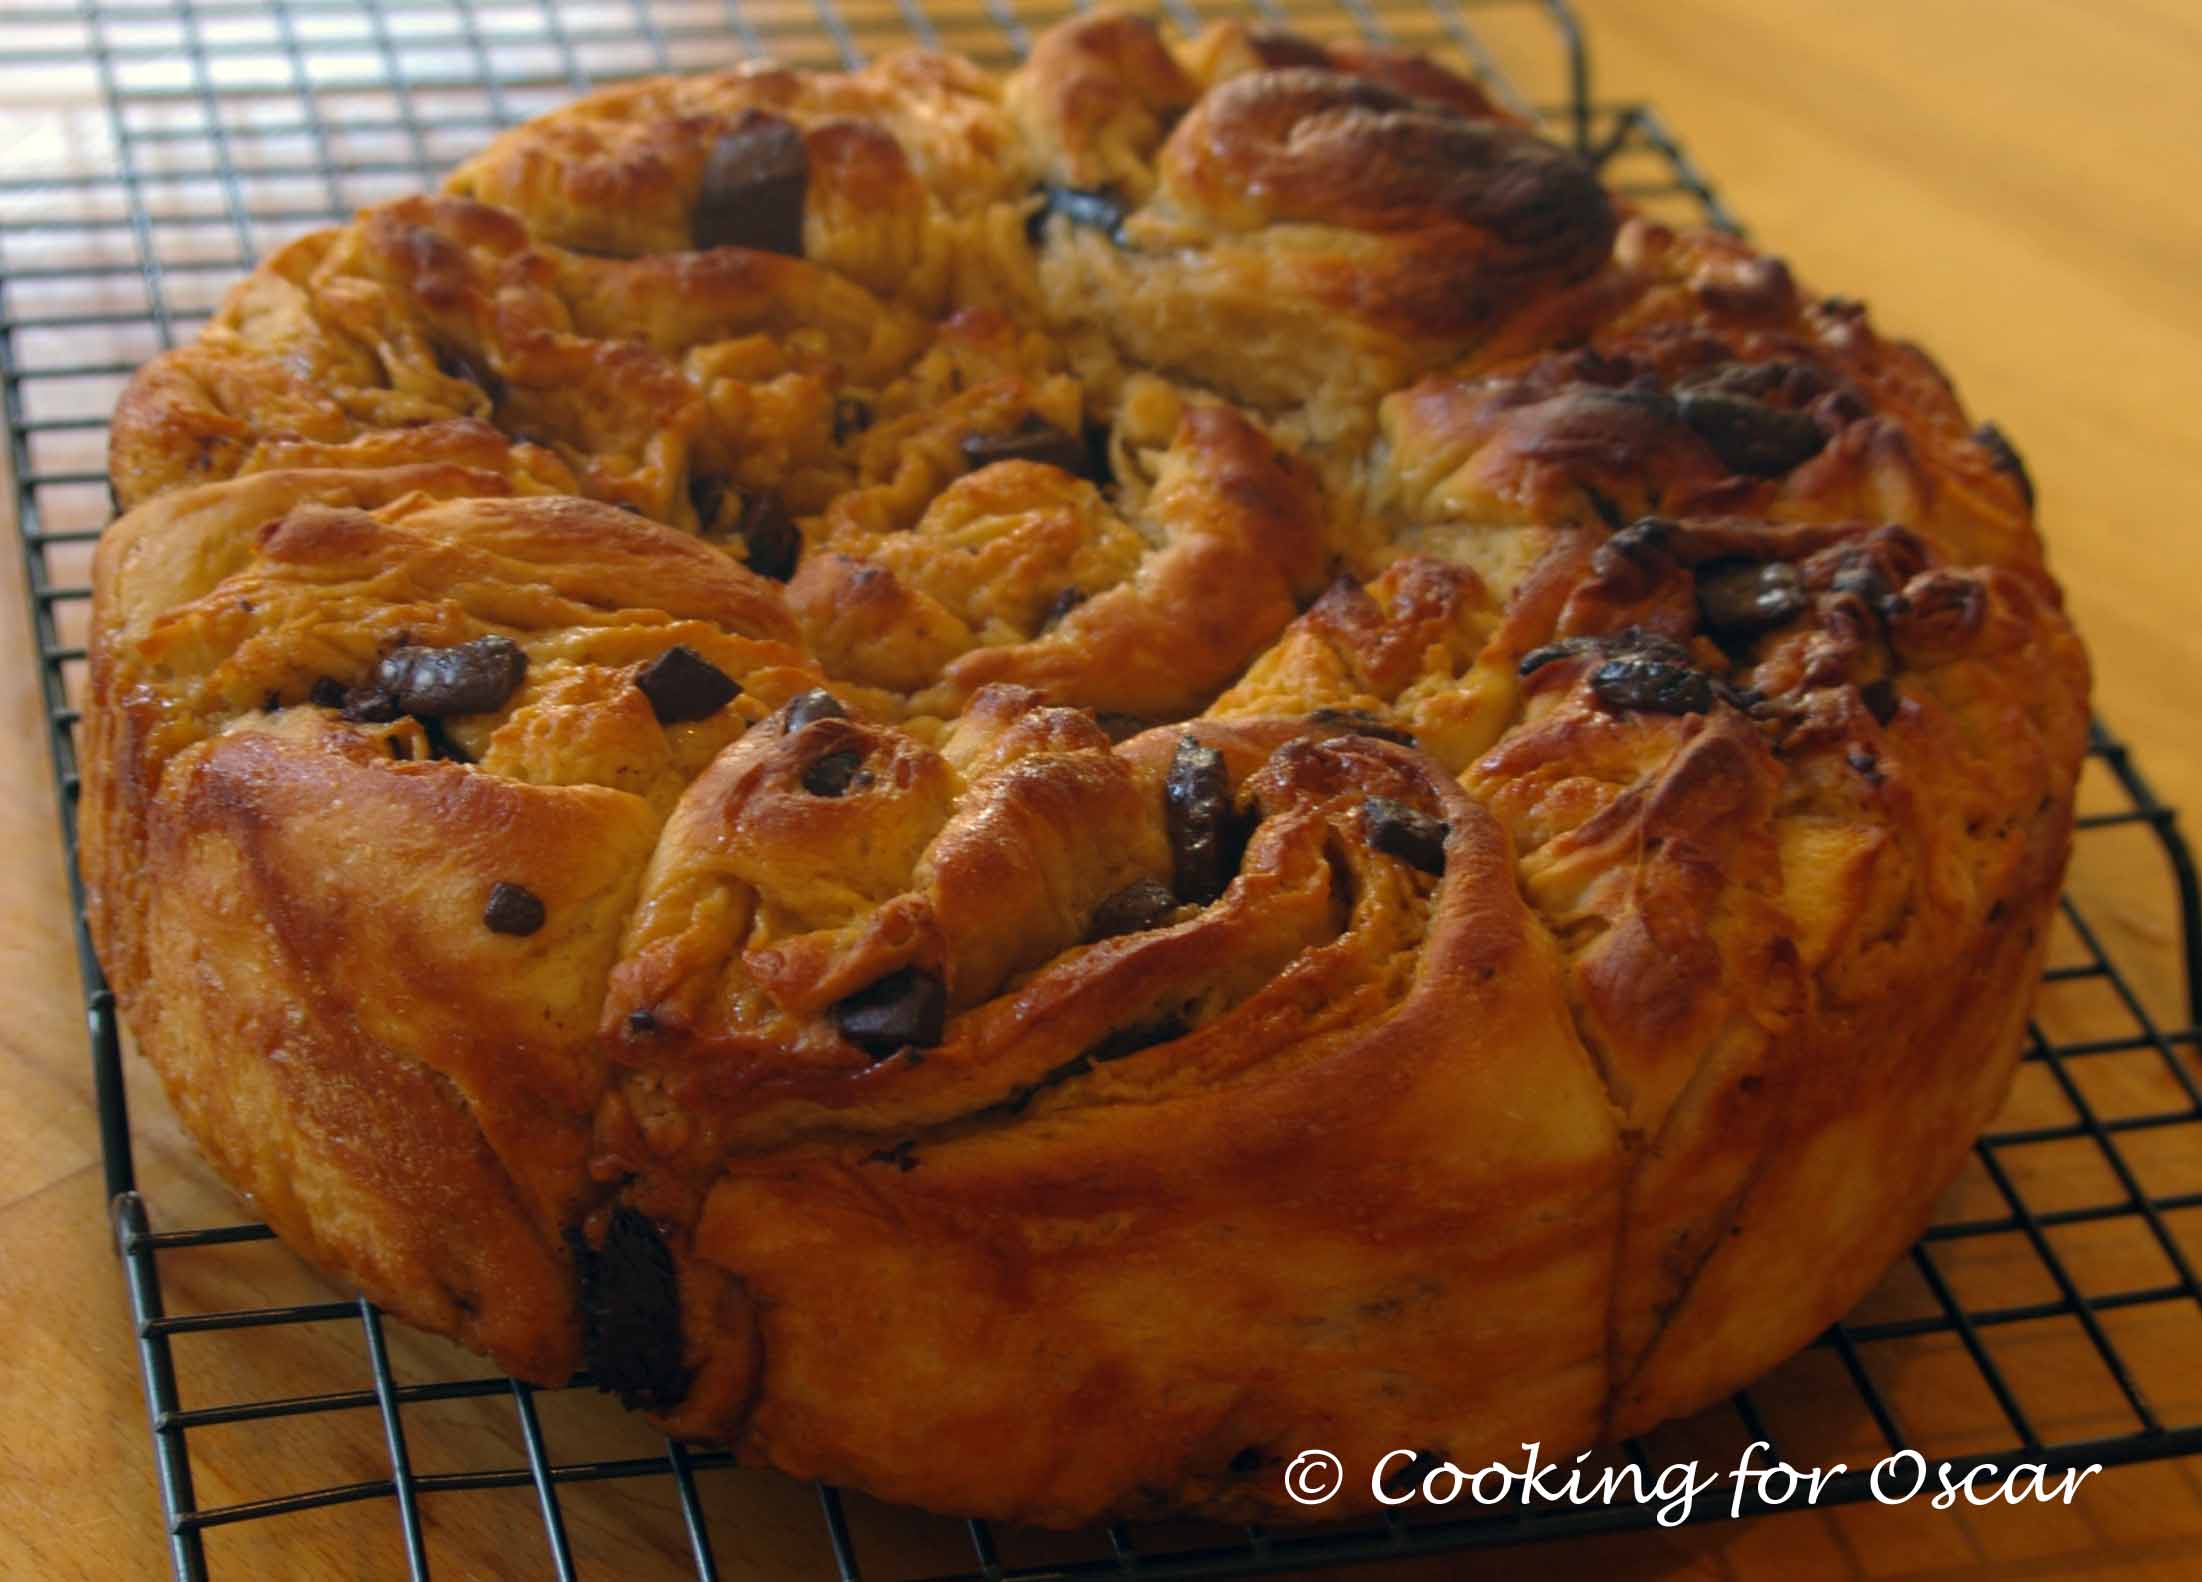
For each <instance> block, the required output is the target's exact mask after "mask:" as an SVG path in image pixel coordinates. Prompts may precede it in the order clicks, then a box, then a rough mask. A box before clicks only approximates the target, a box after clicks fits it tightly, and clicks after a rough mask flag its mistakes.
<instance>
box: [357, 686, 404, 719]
mask: <svg viewBox="0 0 2202 1582" xmlns="http://www.w3.org/2000/svg"><path fill="white" fill-rule="evenodd" d="M403 712H404V711H403V710H401V709H400V708H399V707H398V700H397V697H396V695H395V694H394V693H389V692H385V691H383V690H382V688H380V687H353V688H352V689H351V690H350V691H348V692H346V693H345V694H344V717H345V718H346V719H348V720H350V721H352V722H353V723H354V724H355V725H387V724H389V723H390V722H391V721H392V720H394V719H396V718H397V717H398V715H399V714H401V713H403Z"/></svg>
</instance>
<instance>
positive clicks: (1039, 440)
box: [963, 417, 1093, 478]
mask: <svg viewBox="0 0 2202 1582" xmlns="http://www.w3.org/2000/svg"><path fill="white" fill-rule="evenodd" d="M963 460H964V465H965V466H967V467H970V468H972V469H974V470H976V469H978V468H980V467H987V466H991V465H993V464H994V463H995V462H998V461H1037V462H1044V463H1045V464H1046V465H1048V466H1050V467H1060V468H1062V469H1063V471H1065V472H1067V473H1069V474H1070V475H1071V476H1072V477H1074V478H1089V477H1091V476H1092V473H1091V468H1092V466H1093V454H1092V452H1090V451H1088V450H1087V449H1086V442H1085V441H1084V440H1083V439H1081V438H1079V437H1078V436H1077V435H1076V434H1066V433H1064V432H1063V431H1062V430H1061V429H1059V428H1057V427H1056V426H1055V425H1054V424H1052V423H1050V422H1048V421H1047V420H1046V419H1044V418H1041V417H1027V418H1026V419H1025V420H1024V422H1023V423H1021V424H1019V425H1018V427H1017V431H1016V432H1015V433H1014V434H966V435H965V436H964V437H963Z"/></svg>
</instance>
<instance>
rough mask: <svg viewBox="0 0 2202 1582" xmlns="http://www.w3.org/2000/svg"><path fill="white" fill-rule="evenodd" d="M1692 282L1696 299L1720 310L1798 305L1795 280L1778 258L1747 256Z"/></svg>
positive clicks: (1769, 311)
mask: <svg viewBox="0 0 2202 1582" xmlns="http://www.w3.org/2000/svg"><path fill="white" fill-rule="evenodd" d="M1695 284H1696V286H1697V294H1698V297H1699V299H1700V300H1701V301H1703V302H1704V303H1705V304H1706V305H1707V306H1708V307H1712V308H1718V309H1720V310H1722V311H1723V312H1728V313H1760V314H1773V313H1788V312H1790V311H1791V310H1792V309H1794V308H1795V307H1796V305H1797V283H1796V281H1795V280H1794V279H1793V278H1791V276H1790V273H1789V266H1788V265H1787V264H1785V263H1783V262H1782V261H1781V260H1780V259H1778V258H1766V257H1759V258H1747V259H1744V260H1742V261H1741V262H1739V263H1736V264H1733V265H1731V266H1729V267H1728V268H1726V269H1721V270H1714V271H1710V272H1708V273H1707V274H1706V275H1705V276H1704V278H1701V279H1699V280H1698V281H1697V282H1695Z"/></svg>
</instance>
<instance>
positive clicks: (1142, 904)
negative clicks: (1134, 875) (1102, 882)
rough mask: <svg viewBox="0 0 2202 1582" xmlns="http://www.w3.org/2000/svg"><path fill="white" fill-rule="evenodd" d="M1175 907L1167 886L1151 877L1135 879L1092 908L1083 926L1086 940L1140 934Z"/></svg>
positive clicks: (1166, 915)
mask: <svg viewBox="0 0 2202 1582" xmlns="http://www.w3.org/2000/svg"><path fill="white" fill-rule="evenodd" d="M1176 910H1177V897H1176V896H1174V895H1172V894H1171V893H1170V887H1169V886H1168V885H1165V884H1159V883H1157V882H1156V881H1154V880H1153V879H1135V880H1133V881H1132V882H1131V883H1130V884H1127V885H1126V886H1124V888H1123V889H1121V890H1119V891H1117V892H1116V893H1115V894H1114V895H1111V896H1110V897H1109V898H1108V899H1107V900H1105V901H1103V902H1102V903H1101V904H1100V905H1099V906H1097V907H1095V908H1094V909H1093V921H1092V922H1090V923H1088V924H1087V925H1086V939H1087V941H1088V942H1089V943H1090V942H1092V941H1094V940H1101V939H1114V938H1116V936H1117V935H1119V934H1144V933H1145V932H1146V931H1147V930H1148V929H1150V928H1153V927H1155V926H1156V925H1157V924H1159V923H1160V922H1161V921H1162V920H1163V919H1164V918H1166V917H1168V916H1169V915H1170V914H1171V913H1172V912H1174V911H1176Z"/></svg>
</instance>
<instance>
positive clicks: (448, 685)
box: [374, 636, 528, 719]
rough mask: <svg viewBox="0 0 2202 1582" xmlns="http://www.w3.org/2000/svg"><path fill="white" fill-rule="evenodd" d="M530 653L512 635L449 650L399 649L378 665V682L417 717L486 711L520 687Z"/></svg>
mask: <svg viewBox="0 0 2202 1582" xmlns="http://www.w3.org/2000/svg"><path fill="white" fill-rule="evenodd" d="M527 673H528V656H527V652H526V650H524V649H522V648H521V647H520V645H519V644H518V643H515V642H514V641H513V640H512V639H511V638H509V637H496V636H490V637H477V638H475V639H474V641H472V642H470V643H459V644H456V645H455V646H453V647H450V648H413V647H407V648H399V649H396V650H393V651H392V652H391V653H389V654H387V655H385V656H384V658H383V661H382V663H381V664H380V665H378V666H376V667H375V680H374V685H375V688H376V690H377V691H380V692H386V693H388V694H390V696H391V697H393V698H394V699H396V700H397V706H398V712H399V713H401V714H410V715H413V716H414V717H415V718H418V719H448V718H450V717H451V716H452V715H455V714H487V713H489V712H490V711H491V710H492V709H497V708H501V707H503V706H504V702H505V700H506V699H507V698H509V697H511V696H512V694H513V693H514V692H516V691H518V690H519V686H520V682H521V680H522V679H523V678H524V677H525V676H526V675H527Z"/></svg>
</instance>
